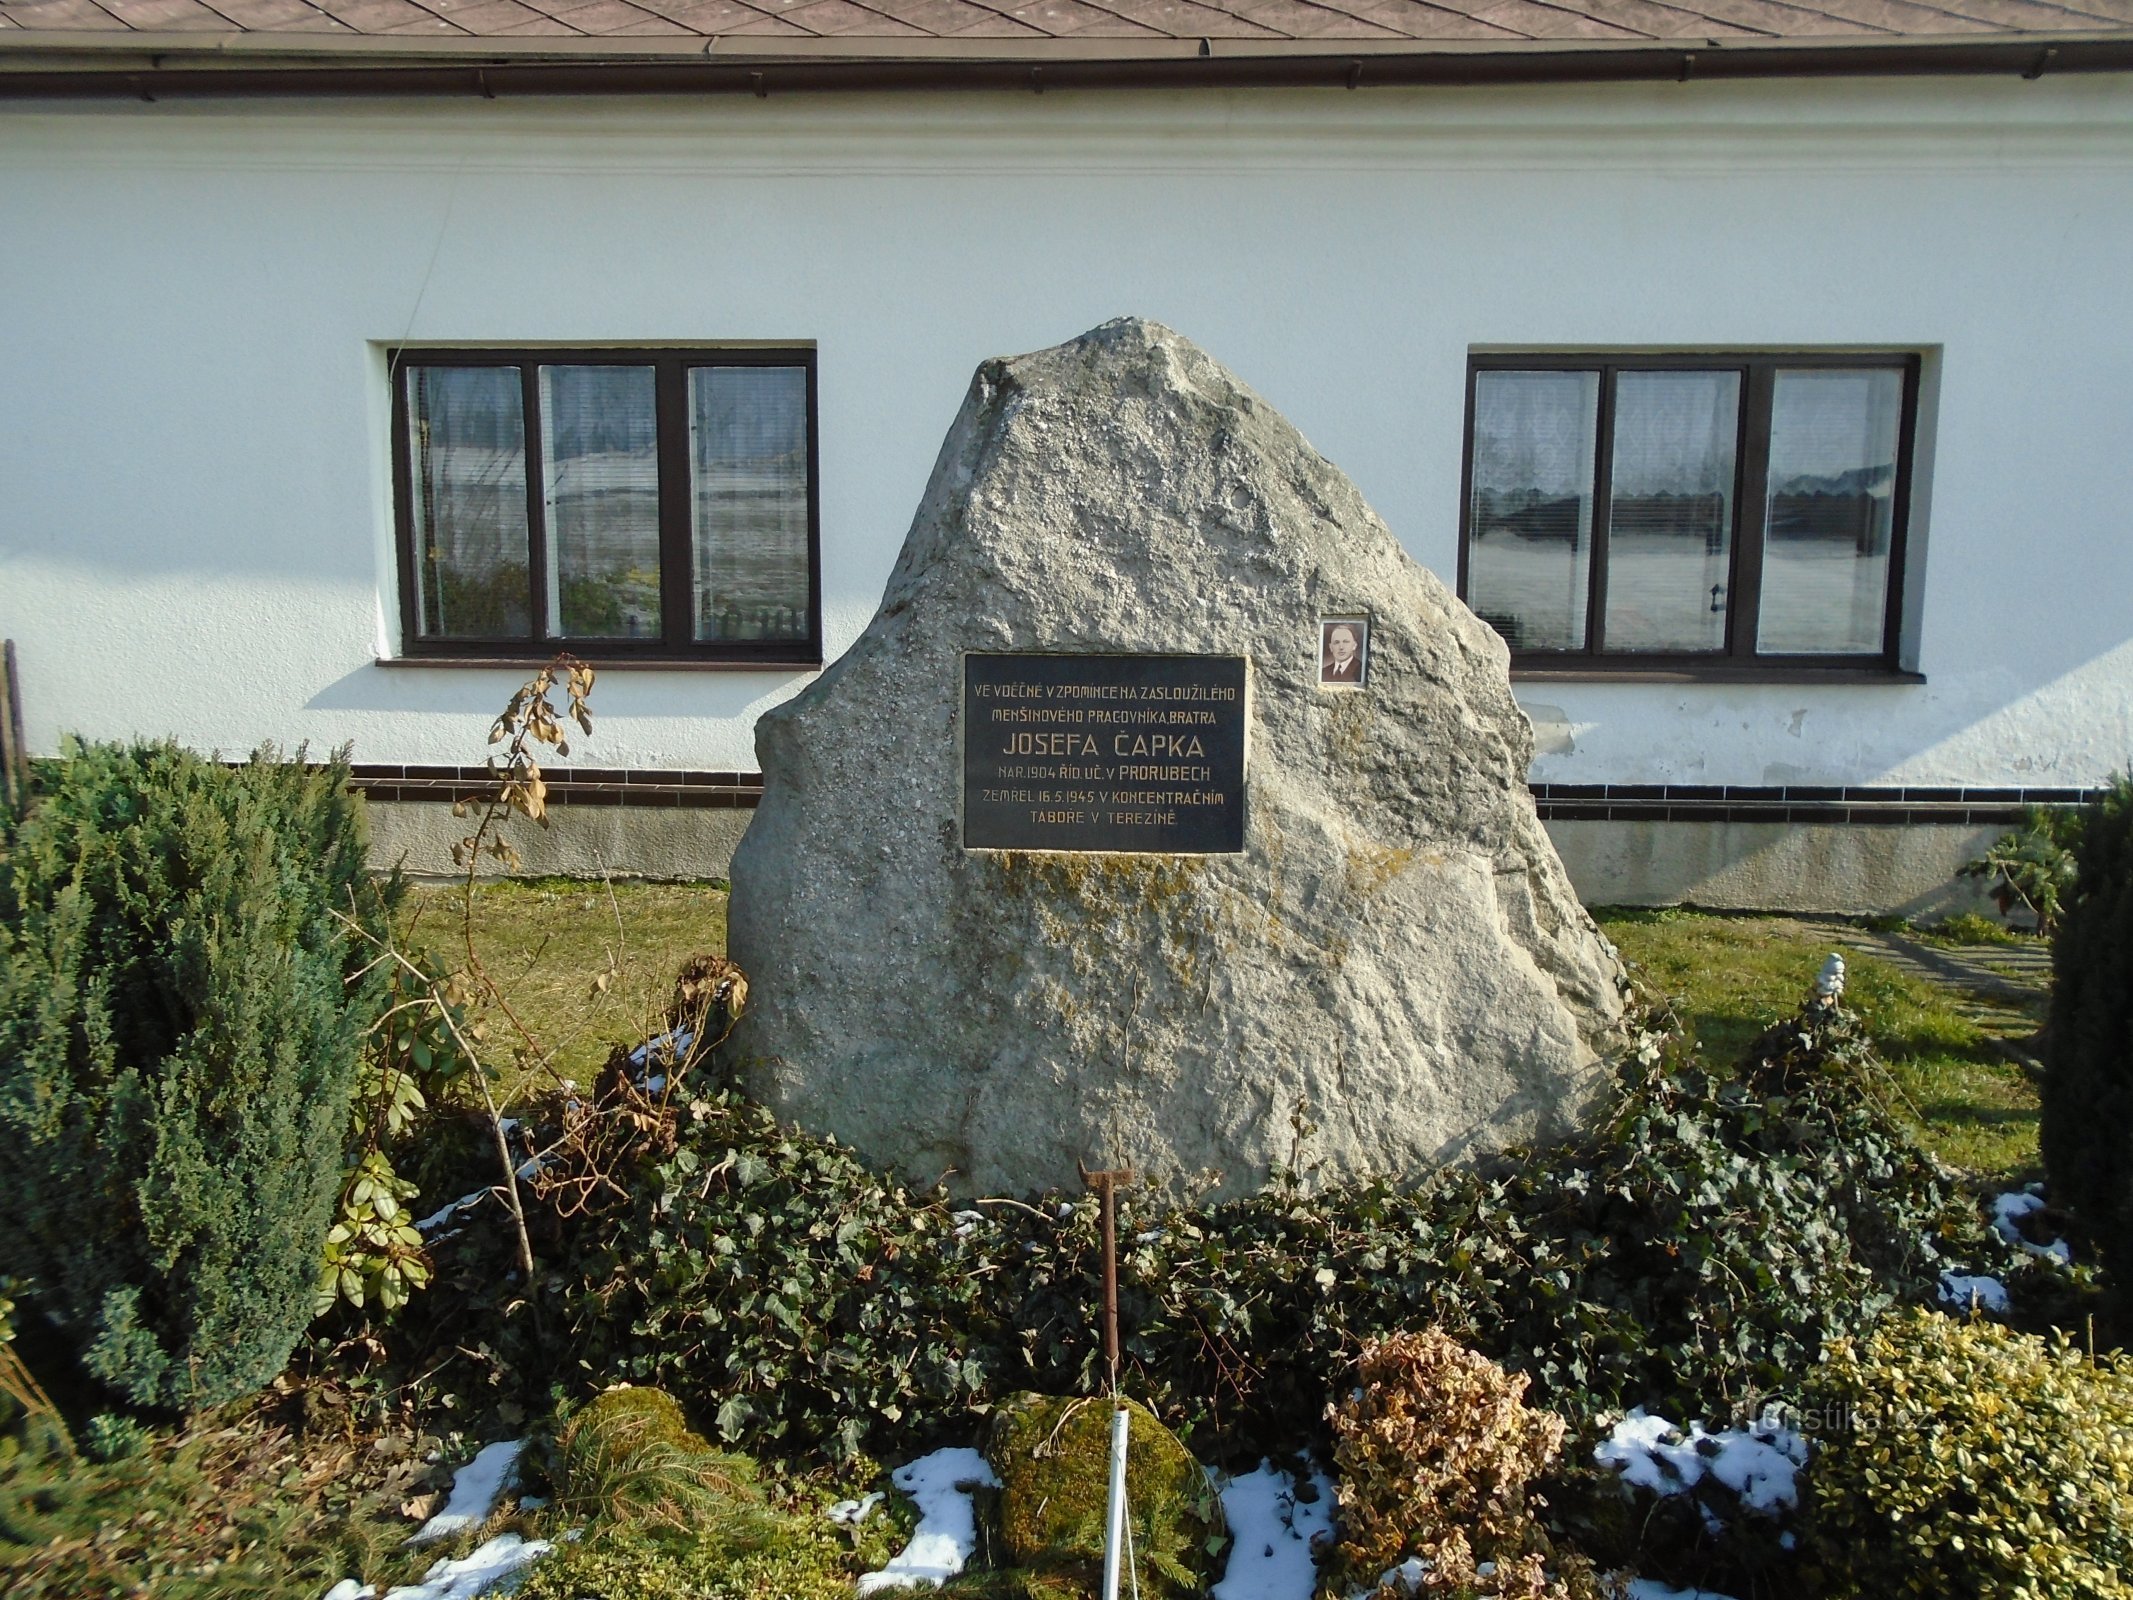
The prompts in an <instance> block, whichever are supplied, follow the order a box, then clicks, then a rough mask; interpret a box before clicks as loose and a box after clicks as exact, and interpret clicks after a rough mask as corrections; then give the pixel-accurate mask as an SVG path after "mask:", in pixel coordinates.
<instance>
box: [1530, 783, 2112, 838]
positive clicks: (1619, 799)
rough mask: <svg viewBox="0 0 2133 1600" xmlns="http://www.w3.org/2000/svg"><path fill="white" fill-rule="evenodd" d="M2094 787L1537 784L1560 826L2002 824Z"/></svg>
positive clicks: (1547, 816)
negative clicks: (1661, 823)
mask: <svg viewBox="0 0 2133 1600" xmlns="http://www.w3.org/2000/svg"><path fill="white" fill-rule="evenodd" d="M2094 794H2095V791H2094V790H2089V789H2008V788H1960V787H1931V788H1914V787H1898V786H1896V785H1892V784H1877V785H1865V786H1859V787H1834V786H1831V785H1828V784H1806V785H1802V784H1788V785H1783V786H1779V785H1755V786H1742V785H1735V784H1726V785H1718V784H1678V783H1676V784H1669V783H1536V784H1535V785H1534V786H1533V801H1534V804H1535V805H1536V806H1537V807H1538V808H1539V810H1540V814H1541V820H1543V821H1544V822H1546V821H1560V822H1821V823H1834V822H1844V823H1869V824H1881V825H1883V826H1894V827H1913V826H1917V825H1919V824H1921V823H1941V824H1944V825H1947V826H1952V827H2001V826H2008V825H2011V824H2014V823H2019V822H2020V821H2021V820H2022V813H2023V811H2024V810H2025V809H2026V808H2028V807H2030V806H2076V805H2080V804H2082V803H2083V802H2084V801H2087V800H2089V799H2091V798H2093V797H2094Z"/></svg>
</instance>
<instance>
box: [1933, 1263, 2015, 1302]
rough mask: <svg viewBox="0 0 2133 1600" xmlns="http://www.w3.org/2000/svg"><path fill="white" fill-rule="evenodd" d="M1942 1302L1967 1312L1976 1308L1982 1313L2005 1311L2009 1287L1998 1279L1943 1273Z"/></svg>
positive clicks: (1941, 1280)
mask: <svg viewBox="0 0 2133 1600" xmlns="http://www.w3.org/2000/svg"><path fill="white" fill-rule="evenodd" d="M1940 1301H1941V1304H1942V1305H1947V1306H1961V1307H1962V1308H1964V1309H1965V1310H1968V1309H1969V1308H1970V1307H1972V1306H1975V1307H1977V1309H1979V1310H1980V1311H2005V1310H2006V1309H2007V1285H2006V1284H2004V1283H2002V1282H2000V1280H1999V1279H1998V1278H1987V1277H1972V1276H1970V1275H1969V1274H1967V1273H1961V1272H1943V1273H1942V1274H1941V1275H1940Z"/></svg>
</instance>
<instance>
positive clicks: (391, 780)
mask: <svg viewBox="0 0 2133 1600" xmlns="http://www.w3.org/2000/svg"><path fill="white" fill-rule="evenodd" d="M351 770H352V773H353V780H354V781H353V782H352V783H351V784H350V787H351V788H353V789H355V790H356V791H357V792H358V793H360V794H362V795H364V796H365V797H366V798H368V799H371V800H417V801H428V800H434V801H440V802H444V803H449V802H451V801H454V800H471V799H479V798H480V797H481V796H482V795H484V794H486V793H487V792H488V790H489V787H490V785H491V784H493V783H494V782H495V779H494V778H493V777H492V776H491V774H490V772H489V770H488V769H487V768H486V767H391V766H366V765H358V766H356V767H354V768H353V769H351ZM541 778H542V780H543V781H544V782H546V783H547V785H548V803H549V804H550V805H552V806H645V807H657V808H673V807H681V808H683V809H686V810H699V811H702V810H717V809H733V808H746V809H751V810H752V809H753V808H754V806H755V803H756V801H757V800H758V799H759V798H760V797H761V796H762V793H763V775H762V774H761V773H760V772H688V771H678V770H675V769H672V768H658V769H639V770H636V771H630V770H627V769H624V768H621V767H543V768H542V769H541Z"/></svg>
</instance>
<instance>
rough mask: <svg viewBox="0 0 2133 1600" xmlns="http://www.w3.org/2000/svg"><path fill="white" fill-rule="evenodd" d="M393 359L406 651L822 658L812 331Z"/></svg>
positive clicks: (701, 659) (726, 659)
mask: <svg viewBox="0 0 2133 1600" xmlns="http://www.w3.org/2000/svg"><path fill="white" fill-rule="evenodd" d="M390 370H391V373H392V400H393V503H394V521H395V524H396V527H397V532H398V550H399V562H400V572H399V579H400V614H401V651H402V654H403V655H404V656H406V657H409V658H442V659H447V660H449V659H453V658H496V657H502V658H516V657H530V656H540V655H546V654H547V653H549V652H550V651H552V650H555V649H560V648H569V649H572V650H574V651H576V652H577V653H578V654H580V655H592V654H597V656H598V659H600V660H601V661H603V662H610V663H617V662H626V661H629V660H632V659H634V660H639V661H644V662H655V661H673V662H679V663H691V664H713V665H717V664H725V665H734V666H781V665H790V666H819V665H820V664H821V661H822V642H821V641H822V629H821V612H822V600H821V564H820V548H821V540H820V520H819V515H818V510H817V505H818V498H819V496H818V482H819V471H818V463H817V451H816V437H815V354H814V351H813V350H812V349H777V350H771V349H738V350H721V349H658V350H649V349H586V350H492V349H420V350H413V349H411V350H398V351H394V352H393V353H392V355H391V357H390Z"/></svg>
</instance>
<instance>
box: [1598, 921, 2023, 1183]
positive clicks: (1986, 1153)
mask: <svg viewBox="0 0 2133 1600" xmlns="http://www.w3.org/2000/svg"><path fill="white" fill-rule="evenodd" d="M1595 914H1596V915H1597V916H1598V918H1599V922H1600V927H1601V929H1602V930H1603V931H1604V932H1605V933H1606V934H1607V937H1608V938H1610V939H1612V940H1613V941H1614V942H1615V945H1616V947H1617V948H1619V949H1620V950H1621V952H1622V955H1623V958H1624V959H1625V960H1626V961H1627V962H1628V963H1629V965H1630V970H1631V972H1632V974H1633V975H1634V976H1636V977H1638V978H1639V979H1641V980H1642V981H1643V982H1644V983H1646V984H1648V985H1649V986H1650V987H1651V988H1652V989H1654V990H1655V991H1657V992H1658V993H1659V994H1662V995H1664V996H1666V997H1668V998H1669V999H1670V1000H1671V1001H1672V1003H1673V1006H1674V1009H1675V1011H1676V1013H1677V1014H1678V1015H1679V1016H1680V1018H1681V1020H1682V1023H1683V1025H1684V1026H1685V1027H1686V1028H1687V1029H1688V1031H1689V1033H1690V1035H1691V1036H1692V1037H1693V1038H1694V1039H1695V1040H1696V1042H1697V1043H1698V1044H1699V1045H1701V1047H1702V1048H1703V1051H1704V1053H1705V1055H1706V1056H1708V1057H1710V1058H1712V1059H1714V1060H1721V1061H1722V1060H1730V1059H1733V1058H1735V1057H1737V1056H1739V1055H1740V1054H1741V1053H1742V1052H1743V1051H1744V1050H1746V1049H1747V1047H1748V1046H1749V1045H1750V1044H1751V1043H1753V1042H1754V1040H1755V1037H1756V1036H1757V1035H1758V1034H1759V1033H1761V1032H1762V1031H1763V1029H1764V1028H1766V1027H1768V1026H1769V1025H1770V1024H1771V1023H1773V1022H1776V1021H1778V1020H1780V1019H1782V1018H1783V1017H1786V1016H1788V1015H1790V1014H1791V1013H1792V1012H1793V1011H1795V1010H1796V1009H1798V1006H1799V1004H1800V1002H1801V1000H1803V999H1804V998H1805V997H1806V995H1807V992H1808V990H1809V989H1810V988H1811V987H1812V986H1813V984H1814V980H1815V975H1816V974H1817V973H1818V972H1819V971H1820V970H1821V967H1822V963H1823V962H1824V961H1825V960H1826V959H1828V957H1829V954H1830V950H1831V944H1830V938H1829V935H1828V933H1827V931H1826V930H1818V929H1815V928H1813V927H1810V926H1808V925H1807V924H1805V923H1801V922H1796V921H1794V920H1792V919H1791V918H1789V917H1756V916H1720V915H1715V914H1710V913H1704V912H1695V911H1683V910H1664V911H1633V910H1619V909H1618V910H1603V911H1600V912H1597V913H1595ZM1844 956H1845V963H1846V968H1847V976H1848V980H1849V981H1848V984H1847V988H1846V1002H1847V1004H1848V1005H1849V1006H1850V1007H1851V1008H1852V1009H1853V1010H1855V1011H1857V1012H1858V1013H1859V1014H1860V1016H1861V1017H1863V1018H1864V1019H1865V1022H1866V1026H1867V1031H1868V1032H1869V1033H1870V1034H1871V1036H1872V1037H1873V1040H1874V1043H1875V1046H1876V1048H1877V1049H1878V1050H1879V1052H1880V1054H1881V1056H1882V1059H1883V1060H1885V1061H1886V1062H1887V1063H1888V1065H1889V1070H1890V1073H1891V1075H1892V1076H1893V1077H1894V1079H1895V1080H1896V1083H1897V1086H1898V1087H1899V1088H1900V1090H1901V1091H1902V1095H1901V1103H1900V1105H1899V1110H1901V1111H1903V1112H1904V1113H1905V1114H1906V1116H1907V1118H1908V1120H1910V1121H1911V1122H1912V1124H1913V1126H1914V1127H1915V1128H1916V1130H1917V1132H1918V1134H1919V1137H1920V1139H1921V1140H1922V1142H1923V1143H1924V1144H1925V1145H1926V1147H1927V1148H1928V1149H1930V1150H1932V1151H1933V1152H1934V1154H1936V1155H1938V1156H1939V1157H1940V1158H1941V1159H1942V1160H1943V1161H1946V1162H1947V1163H1948V1164H1949V1165H1951V1166H1955V1167H1960V1168H1962V1169H1964V1170H1965V1171H1967V1172H1970V1173H1972V1174H1974V1175H1976V1176H1977V1177H1979V1178H1991V1179H1994V1180H1996V1181H1997V1180H2010V1181H2011V1180H2014V1179H2019V1178H2028V1177H2033V1176H2035V1175H2036V1173H2037V1170H2038V1156H2037V1090H2036V1085H2035V1084H2034V1083H2032V1082H2031V1081H2030V1079H2029V1076H2028V1075H2027V1073H2025V1072H2024V1071H2023V1069H2022V1068H2021V1067H2020V1066H2018V1065H2017V1064H2016V1063H2014V1062H2012V1061H2010V1060H2008V1059H2007V1058H2006V1057H2005V1056H2004V1055H2002V1054H2001V1053H2000V1052H1999V1051H1998V1050H1997V1049H1995V1048H1994V1047H1993V1044H1992V1037H1991V1035H1989V1034H1988V1033H1987V1032H1986V1031H1985V1030H1984V1029H1983V1028H1981V1027H1980V1026H1979V1025H1978V1024H1977V1023H1976V1022H1974V1021H1972V1020H1971V1019H1970V1018H1969V1017H1967V1016H1965V1015H1964V1014H1963V1011H1962V1009H1961V1006H1960V1005H1959V1003H1958V1001H1957V998H1956V996H1954V995H1953V994H1951V993H1950V992H1949V991H1947V990H1946V989H1943V988H1941V987H1940V986H1938V985H1936V984H1932V983H1929V982H1927V981H1925V980H1924V979H1921V978H1916V977H1913V976H1911V975H1910V974H1908V973H1905V972H1902V971H1900V970H1898V969H1897V968H1895V967H1893V966H1891V965H1889V964H1888V963H1886V962H1883V961H1878V960H1876V959H1874V958H1873V957H1872V956H1870V955H1864V954H1859V953H1856V952H1853V951H1849V950H1847V951H1845V952H1844ZM2031 1021H2032V1022H2034V1023H2038V1024H2041V1023H2042V1021H2043V1015H2042V1010H2041V1002H2040V1003H2039V1008H2038V1009H2037V1010H2036V1011H2035V1012H2034V1013H2033V1015H2032V1017H2031Z"/></svg>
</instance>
